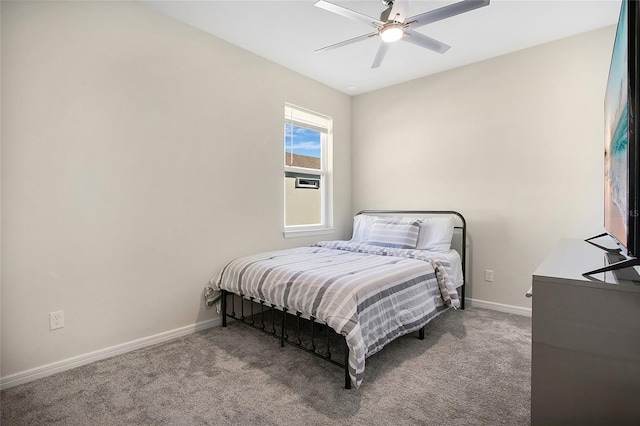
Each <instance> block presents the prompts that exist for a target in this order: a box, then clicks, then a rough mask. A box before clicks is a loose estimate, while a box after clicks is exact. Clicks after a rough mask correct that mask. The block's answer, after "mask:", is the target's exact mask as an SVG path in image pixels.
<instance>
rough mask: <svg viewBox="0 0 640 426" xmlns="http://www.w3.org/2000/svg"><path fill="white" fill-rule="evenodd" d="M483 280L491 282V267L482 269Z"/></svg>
mask: <svg viewBox="0 0 640 426" xmlns="http://www.w3.org/2000/svg"><path fill="white" fill-rule="evenodd" d="M484 280H485V281H487V282H490V283H491V282H493V271H492V270H491V269H486V270H485V271H484Z"/></svg>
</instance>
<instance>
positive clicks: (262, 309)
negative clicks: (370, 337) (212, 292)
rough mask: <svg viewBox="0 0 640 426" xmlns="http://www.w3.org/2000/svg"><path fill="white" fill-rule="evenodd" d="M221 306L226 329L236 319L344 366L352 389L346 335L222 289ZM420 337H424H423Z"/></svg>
mask: <svg viewBox="0 0 640 426" xmlns="http://www.w3.org/2000/svg"><path fill="white" fill-rule="evenodd" d="M228 296H231V300H230V301H231V303H229V301H228V300H227V297H228ZM234 296H236V297H239V298H240V300H239V303H238V304H239V305H240V306H239V310H240V312H236V297H234ZM245 300H248V301H249V302H250V304H249V306H250V307H249V312H247V315H248V316H245V303H244V301H245ZM221 305H222V306H221V308H222V326H223V327H226V326H227V317H229V318H233V319H234V320H236V321H240V322H242V323H244V324H246V325H248V326H250V327H253V328H255V329H257V330H260V331H262V332H263V333H265V334H268V335H271V336H273V337H275V338H277V339H278V340H280V347H284V344H285V343H287V344H289V345H292V346H295V347H297V348H298V349H302V350H303V351H305V352H308V353H310V354H312V355H315V356H317V357H318V358H321V359H323V360H325V361H329V362H330V363H332V364H334V365H337V366H339V367H342V368H343V369H344V388H345V389H351V377H350V376H349V348H348V347H347V340H346V338H345V337H344V336H341V335H339V334H338V333H336V332H335V331H334V330H333V329H332V328H331V327H329V326H328V325H326V324H323V323H320V322H317V321H316V318H314V317H313V316H310V317H308V318H307V317H305V316H303V314H302V312H299V311H296V312H295V313H293V312H291V313H289V310H288V309H287V308H283V307H278V306H276V305H273V304H270V303H266V302H264V301H262V300H256V298H254V297H246V296H245V295H243V294H235V293H232V292H229V291H227V290H222V298H221ZM258 307H259V308H258ZM229 310H231V312H229ZM278 311H280V312H278ZM256 316H258V317H259V318H258V321H256ZM265 319H266V320H265ZM304 324H308V325H309V328H310V333H311V334H310V336H307V337H310V344H309V345H305V344H304V342H303V339H302V326H303V325H304ZM276 326H277V328H276ZM278 328H279V330H278ZM292 328H293V335H292V336H291V337H290V336H289V333H292V331H291V329H292ZM422 333H424V329H423V330H422ZM320 334H323V336H320ZM334 336H339V340H341V345H342V348H343V350H344V360H343V361H342V362H341V361H338V360H337V359H336V358H335V357H334V355H332V353H331V346H332V343H333V342H332V341H331V340H332V337H334ZM421 336H422V337H423V334H422V335H421ZM334 340H335V338H334ZM320 342H322V345H321V346H322V347H318V346H316V344H318V345H320ZM334 347H335V346H334Z"/></svg>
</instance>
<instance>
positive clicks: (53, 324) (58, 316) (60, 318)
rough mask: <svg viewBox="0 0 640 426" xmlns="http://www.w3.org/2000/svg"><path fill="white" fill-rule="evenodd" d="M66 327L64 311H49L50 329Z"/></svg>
mask: <svg viewBox="0 0 640 426" xmlns="http://www.w3.org/2000/svg"><path fill="white" fill-rule="evenodd" d="M62 327H64V312H63V311H56V312H51V313H49V330H56V329H58V328H62Z"/></svg>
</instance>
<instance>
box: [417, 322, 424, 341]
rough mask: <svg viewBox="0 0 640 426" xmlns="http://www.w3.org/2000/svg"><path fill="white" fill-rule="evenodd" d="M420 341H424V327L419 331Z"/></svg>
mask: <svg viewBox="0 0 640 426" xmlns="http://www.w3.org/2000/svg"><path fill="white" fill-rule="evenodd" d="M418 339H420V340H424V325H423V326H422V328H421V329H420V330H418Z"/></svg>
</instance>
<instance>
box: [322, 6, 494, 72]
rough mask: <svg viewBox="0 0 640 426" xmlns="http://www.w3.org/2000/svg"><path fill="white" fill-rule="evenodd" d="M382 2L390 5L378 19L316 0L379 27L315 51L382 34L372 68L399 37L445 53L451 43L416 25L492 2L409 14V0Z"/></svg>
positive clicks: (346, 15) (334, 9)
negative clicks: (442, 40) (421, 31)
mask: <svg viewBox="0 0 640 426" xmlns="http://www.w3.org/2000/svg"><path fill="white" fill-rule="evenodd" d="M382 3H383V4H384V5H385V6H387V8H386V9H385V10H384V11H383V12H382V14H381V15H380V19H376V18H372V17H370V16H367V15H363V14H362V13H359V12H355V11H353V10H351V9H347V8H346V7H342V6H338V5H337V4H333V3H330V2H328V1H324V0H320V1H318V2H316V3H315V6H317V7H319V8H321V9H324V10H328V11H329V12H333V13H336V14H338V15H341V16H344V17H345V18H349V19H353V20H354V21H359V22H362V23H364V24H366V25H369V26H371V27H373V28H375V29H376V31H375V32H372V33H369V34H364V35H361V36H358V37H354V38H351V39H349V40H345V41H341V42H339V43H336V44H332V45H330V46H326V47H323V48H321V49H318V50H316V52H322V51H325V50H331V49H335V48H338V47H342V46H346V45H349V44H352V43H356V42H358V41H362V40H366V39H368V38H371V37H376V36H380V39H381V40H380V45H379V46H378V51H377V53H376V56H375V58H374V59H373V64H371V68H378V67H379V66H380V64H381V63H382V60H383V59H384V56H385V55H386V53H387V50H388V49H389V46H390V45H391V43H393V42H395V41H398V40H404V41H408V42H409V43H412V44H415V45H418V46H421V47H424V48H426V49H429V50H433V51H434V52H438V53H444V52H446V51H447V50H449V48H450V47H451V46H448V45H446V44H444V43H442V42H440V41H438V40H435V39H433V38H431V37H427V36H426V35H424V34H421V33H418V32H416V31H414V29H416V28H418V27H421V26H423V25H427V24H431V23H433V22H437V21H440V20H442V19H446V18H450V17H452V16H455V15H459V14H461V13H465V12H469V11H471V10H474V9H477V8H480V7H483V6H487V5H488V4H489V0H464V1H461V2H458V3H454V4H450V5H448V6H443V7H441V8H439V9H435V10H430V11H429V12H425V13H421V14H419V15H415V16H410V17H408V16H407V15H408V11H409V0H382Z"/></svg>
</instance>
